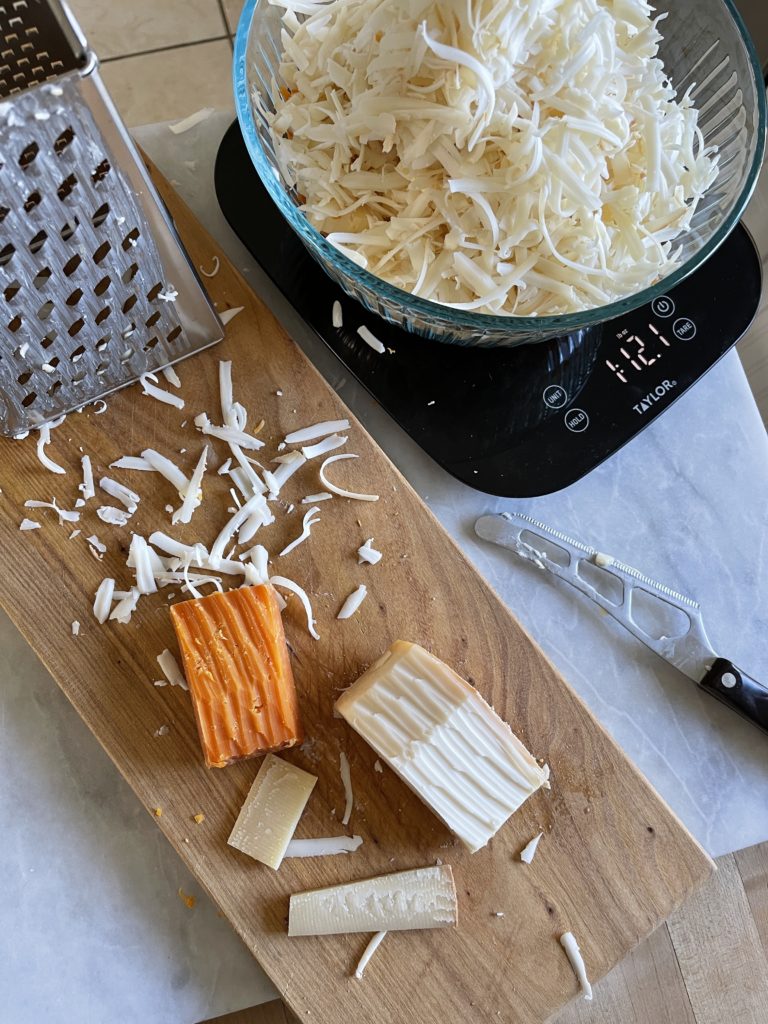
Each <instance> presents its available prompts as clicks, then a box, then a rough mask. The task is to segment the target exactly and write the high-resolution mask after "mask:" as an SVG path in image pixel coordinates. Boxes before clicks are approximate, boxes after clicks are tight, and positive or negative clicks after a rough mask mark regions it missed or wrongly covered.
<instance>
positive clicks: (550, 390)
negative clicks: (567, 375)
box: [541, 384, 568, 409]
mask: <svg viewBox="0 0 768 1024" xmlns="http://www.w3.org/2000/svg"><path fill="white" fill-rule="evenodd" d="M541 397H542V398H543V400H544V405H546V406H548V407H549V408H550V409H562V407H563V406H564V405H565V403H566V402H567V401H568V392H567V391H566V390H565V388H561V387H560V385H559V384H550V385H549V387H547V388H544V394H543V395H542V396H541Z"/></svg>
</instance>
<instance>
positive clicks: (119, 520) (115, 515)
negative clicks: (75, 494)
mask: <svg viewBox="0 0 768 1024" xmlns="http://www.w3.org/2000/svg"><path fill="white" fill-rule="evenodd" d="M96 515H97V516H98V517H99V519H101V521H102V522H103V523H108V524H109V525H110V526H125V524H126V523H127V522H128V520H129V519H130V518H131V513H130V512H128V511H127V510H126V509H123V508H115V506H114V505H100V506H99V508H97V509H96Z"/></svg>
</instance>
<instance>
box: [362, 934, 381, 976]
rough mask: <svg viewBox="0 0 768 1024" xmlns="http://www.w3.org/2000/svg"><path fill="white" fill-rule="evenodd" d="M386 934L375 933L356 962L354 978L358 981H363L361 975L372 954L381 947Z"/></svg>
mask: <svg viewBox="0 0 768 1024" xmlns="http://www.w3.org/2000/svg"><path fill="white" fill-rule="evenodd" d="M386 934H387V933H386V932H376V934H375V935H374V936H373V938H372V939H371V941H370V942H369V943H368V945H367V946H366V947H365V949H364V950H363V955H362V956H361V957H360V959H359V960H358V963H357V967H356V968H355V977H356V978H357V980H358V981H362V980H363V973H364V972H365V968H366V967H367V966H368V964H369V962H370V959H371V957H372V956H373V954H374V953H375V952H376V950H377V949H378V948H379V946H380V945H381V943H382V941H383V939H384V936H385V935H386Z"/></svg>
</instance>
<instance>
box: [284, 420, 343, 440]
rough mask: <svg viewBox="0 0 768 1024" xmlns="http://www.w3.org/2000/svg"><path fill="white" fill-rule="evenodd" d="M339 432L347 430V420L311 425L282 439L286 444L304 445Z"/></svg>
mask: <svg viewBox="0 0 768 1024" xmlns="http://www.w3.org/2000/svg"><path fill="white" fill-rule="evenodd" d="M340 430H349V420H326V421H325V422H324V423H313V424H312V426H310V427H302V428H301V429H300V430H292V431H291V433H290V434H286V435H285V438H284V439H283V440H284V441H285V443H286V444H304V442H305V441H314V440H315V438H318V437H325V436H326V434H337V433H338V432H339V431H340Z"/></svg>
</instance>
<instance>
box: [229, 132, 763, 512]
mask: <svg viewBox="0 0 768 1024" xmlns="http://www.w3.org/2000/svg"><path fill="white" fill-rule="evenodd" d="M215 181H216V192H217V195H218V198H219V203H220V205H221V208H222V211H223V213H224V215H225V217H226V218H227V220H228V221H229V223H230V225H231V226H232V228H233V229H234V231H235V232H236V233H237V234H238V235H239V237H240V239H241V240H242V242H243V243H244V244H245V246H246V247H247V248H248V249H249V250H250V252H251V253H252V254H253V256H254V257H255V258H256V260H257V261H258V262H259V263H260V264H261V266H262V268H263V269H264V270H265V271H266V273H267V274H268V275H269V276H270V277H271V278H272V280H273V281H274V282H275V284H276V285H277V286H278V288H279V289H280V290H281V291H282V293H283V294H284V295H285V296H286V298H287V299H288V301H289V302H290V303H291V304H292V305H293V306H294V307H295V309H296V310H297V311H298V312H299V314H300V315H301V316H302V317H303V319H304V320H305V321H306V322H307V323H308V324H309V325H310V327H312V328H313V330H314V331H315V332H316V333H317V334H318V335H319V337H321V338H322V339H323V341H324V342H325V343H326V344H327V345H328V346H329V347H330V348H331V349H332V350H333V352H334V353H335V354H336V355H337V356H338V358H339V359H340V360H341V361H342V362H343V363H344V364H345V365H346V366H347V367H348V369H349V370H350V371H351V372H352V373H353V374H354V375H355V376H356V377H357V378H358V379H359V380H360V382H361V383H362V384H363V385H364V386H365V387H366V388H367V389H368V390H369V391H370V392H371V394H372V395H373V396H374V397H375V398H376V399H377V400H378V401H379V402H380V403H381V405H382V406H383V407H384V408H385V409H386V410H387V412H389V414H390V415H391V416H392V417H393V418H394V419H395V420H396V421H397V423H399V425H400V426H401V427H402V428H403V429H404V430H406V431H407V432H408V433H409V434H410V435H411V436H412V437H413V438H414V439H415V440H416V441H417V442H418V444H420V445H421V447H422V448H423V449H424V450H425V451H426V452H427V453H428V454H429V455H431V456H432V458H433V459H435V461H436V462H438V463H439V464H440V465H441V466H443V468H444V469H446V470H447V471H448V472H449V473H451V474H452V475H453V476H455V477H456V478H457V479H459V480H461V481H463V482H464V483H466V484H469V485H470V486H472V487H476V488H477V489H478V490H481V491H486V492H487V493H489V494H498V495H501V496H504V497H514V498H522V497H534V496H537V495H540V494H549V493H551V492H553V491H557V490H560V489H561V488H563V487H566V486H568V485H569V484H571V483H574V482H575V481H576V480H578V479H580V478H581V477H582V476H584V475H585V474H586V473H588V472H589V471H590V470H591V469H593V468H594V467H595V466H597V465H599V464H600V463H601V462H603V461H604V460H605V459H607V458H609V457H610V456H611V455H613V454H614V453H615V452H616V451H618V450H619V449H620V448H621V447H622V446H623V445H625V444H627V442H629V441H631V440H632V438H633V437H634V436H635V435H636V434H638V433H639V432H640V431H641V430H643V429H644V428H645V427H646V426H647V425H648V424H649V423H651V422H652V421H653V420H654V419H655V417H656V416H658V415H659V414H660V413H662V412H663V411H664V410H665V409H667V408H668V407H669V406H670V405H671V404H672V403H673V402H674V401H675V400H676V399H677V398H679V397H680V395H682V394H684V393H685V391H687V390H688V388H690V387H691V386H692V385H693V384H694V383H695V382H696V381H697V380H698V379H699V378H700V377H701V376H703V374H705V373H706V372H707V370H709V369H710V368H711V367H712V366H714V364H715V363H716V362H717V361H718V359H720V358H721V356H723V355H724V354H725V352H727V351H728V349H730V348H731V346H732V345H734V344H735V343H736V342H737V341H738V339H739V338H740V337H741V336H742V334H743V333H744V332H745V331H746V329H747V327H748V326H749V324H750V323H751V322H752V319H753V317H754V314H755V312H756V310H757V307H758V304H759V301H760V291H761V284H762V277H761V264H760V259H759V257H758V255H757V252H756V250H755V247H754V244H753V243H752V240H751V238H750V237H749V234H748V233H747V231H746V230H745V229H744V228H743V227H741V226H738V227H737V228H736V229H735V230H734V231H733V232H732V233H731V235H730V236H729V237H728V238H727V239H726V241H725V242H724V243H723V244H722V245H721V247H720V248H719V249H718V250H717V251H716V252H715V253H714V254H713V255H712V256H711V257H710V258H709V259H708V260H707V261H706V263H704V264H703V265H702V266H701V267H700V268H699V269H698V270H697V271H696V272H695V273H694V274H692V275H690V276H689V277H688V278H686V279H685V280H684V281H683V282H682V283H681V284H679V285H678V286H677V287H676V288H675V289H674V290H673V291H670V293H669V294H667V295H661V296H659V297H658V298H656V299H655V300H654V302H653V303H651V304H650V305H649V306H644V307H642V308H640V309H637V310H634V311H633V312H631V313H627V314H625V315H623V316H622V317H619V318H618V319H616V320H612V321H609V322H607V323H603V324H598V325H597V326H595V327H591V328H588V329H585V330H582V331H576V332H574V333H573V334H570V335H567V336H565V337H562V338H554V339H552V340H551V341H546V342H539V343H536V344H530V345H523V346H518V347H515V348H495V349H483V348H469V347H462V346H458V345H445V344H441V343H440V342H436V341H429V340H427V339H425V338H420V337H418V336H417V335H413V334H409V333H408V332H407V331H403V330H402V329H400V328H399V327H395V326H394V325H392V324H389V323H386V322H385V321H383V320H381V319H379V318H378V317H376V316H375V314H372V313H369V312H368V311H367V310H365V309H363V307H362V306H359V305H358V304H357V303H356V302H355V301H354V300H352V299H350V298H349V297H348V296H347V295H346V294H344V293H343V292H342V291H341V289H340V288H339V287H338V286H337V285H336V284H335V283H334V282H332V281H331V280H330V279H329V278H328V277H327V276H326V275H325V272H324V271H323V270H322V268H321V267H320V266H319V265H318V264H317V263H315V261H314V260H313V259H312V258H311V256H309V254H308V253H307V252H306V250H305V249H304V247H303V245H302V244H301V242H300V241H299V239H298V238H297V237H296V235H295V234H294V233H293V231H292V229H291V228H290V227H289V226H288V225H287V223H286V222H285V221H284V220H283V218H282V216H281V215H280V213H279V211H278V210H277V208H276V207H275V205H274V203H273V202H272V200H271V199H270V197H269V194H268V193H267V191H266V190H265V189H264V187H263V185H262V184H261V181H260V180H259V177H258V175H257V173H256V171H255V170H254V168H253V165H252V164H251V161H250V158H249V156H248V152H247V150H246V148H245V145H244V143H243V140H242V136H241V135H240V130H239V128H238V126H237V123H235V124H233V125H232V127H231V128H230V129H229V131H228V132H227V134H226V135H225V136H224V139H223V141H222V144H221V147H220V149H219V156H218V159H217V163H216V172H215ZM335 299H338V300H339V302H341V304H342V308H343V310H344V327H343V328H341V329H340V330H336V329H334V328H333V327H332V326H331V306H332V303H333V301H334V300H335ZM362 324H365V325H366V326H367V327H369V328H370V330H371V331H372V332H373V333H374V334H375V335H376V336H377V337H378V338H380V339H381V341H382V342H383V343H384V345H385V346H386V348H387V352H386V353H385V354H383V355H379V354H378V353H376V352H374V351H373V350H372V349H371V348H369V346H368V345H366V344H365V343H364V342H363V341H362V339H361V338H360V337H359V336H358V334H357V328H358V327H359V326H360V325H362Z"/></svg>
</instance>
